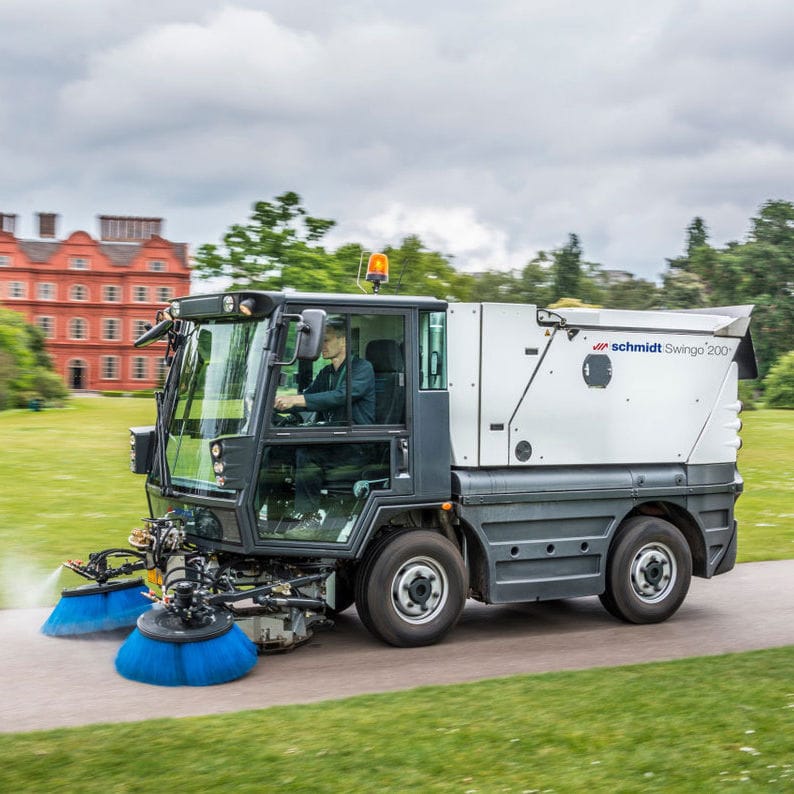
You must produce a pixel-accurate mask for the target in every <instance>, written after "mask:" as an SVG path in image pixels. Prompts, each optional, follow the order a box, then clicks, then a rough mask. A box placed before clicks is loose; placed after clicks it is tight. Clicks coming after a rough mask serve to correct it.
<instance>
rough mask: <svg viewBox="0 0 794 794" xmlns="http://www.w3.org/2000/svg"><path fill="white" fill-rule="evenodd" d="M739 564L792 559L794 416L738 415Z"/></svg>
mask: <svg viewBox="0 0 794 794" xmlns="http://www.w3.org/2000/svg"><path fill="white" fill-rule="evenodd" d="M742 421H743V422H744V429H743V430H742V441H743V442H744V443H743V446H742V449H741V450H740V451H739V471H740V472H741V474H742V477H744V481H745V487H744V494H743V495H742V496H741V497H740V498H739V501H738V502H737V504H736V518H737V519H738V521H739V561H740V562H748V561H750V560H780V559H789V558H791V557H794V411H781V410H763V411H747V412H745V413H743V414H742Z"/></svg>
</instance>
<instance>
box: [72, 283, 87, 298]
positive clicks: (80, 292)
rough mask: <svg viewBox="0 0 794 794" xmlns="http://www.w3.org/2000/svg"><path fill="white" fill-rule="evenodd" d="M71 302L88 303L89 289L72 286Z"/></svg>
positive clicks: (79, 285)
mask: <svg viewBox="0 0 794 794" xmlns="http://www.w3.org/2000/svg"><path fill="white" fill-rule="evenodd" d="M69 300H70V301H87V300H88V287H85V286H83V285H82V284H72V286H71V287H70V288H69Z"/></svg>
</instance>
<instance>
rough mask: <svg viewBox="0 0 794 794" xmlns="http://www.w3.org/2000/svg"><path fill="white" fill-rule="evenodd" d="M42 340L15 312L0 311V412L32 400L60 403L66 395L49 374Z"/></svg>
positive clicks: (58, 380) (21, 405)
mask: <svg viewBox="0 0 794 794" xmlns="http://www.w3.org/2000/svg"><path fill="white" fill-rule="evenodd" d="M44 344H45V342H44V337H43V336H42V333H41V331H39V329H38V328H36V327H35V326H32V325H29V324H28V323H27V322H26V321H25V318H24V317H23V316H22V315H21V314H19V313H17V312H14V311H10V310H8V309H1V308H0V410H2V409H4V408H12V407H15V406H16V407H20V408H22V407H25V406H26V405H27V404H28V402H29V401H30V400H31V399H32V398H34V397H37V398H43V399H48V400H62V399H64V398H65V397H66V396H67V394H68V392H67V390H66V386H65V385H64V384H63V381H62V380H61V379H60V378H59V377H58V376H57V375H56V374H55V373H54V372H53V371H52V361H51V359H50V357H49V355H47V353H46V351H45V349H44Z"/></svg>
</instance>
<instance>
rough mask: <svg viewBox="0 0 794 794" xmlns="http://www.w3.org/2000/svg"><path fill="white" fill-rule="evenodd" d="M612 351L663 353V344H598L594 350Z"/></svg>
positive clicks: (594, 346)
mask: <svg viewBox="0 0 794 794" xmlns="http://www.w3.org/2000/svg"><path fill="white" fill-rule="evenodd" d="M607 348H608V349H609V350H612V351H614V352H616V353H661V352H663V351H662V343H661V342H612V343H611V344H610V343H609V342H598V343H597V344H595V345H593V350H606V349H607Z"/></svg>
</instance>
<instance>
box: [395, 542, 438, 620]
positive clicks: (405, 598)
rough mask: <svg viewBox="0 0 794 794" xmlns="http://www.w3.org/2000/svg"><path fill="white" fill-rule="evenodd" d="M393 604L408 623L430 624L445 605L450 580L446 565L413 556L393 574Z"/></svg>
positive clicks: (427, 558)
mask: <svg viewBox="0 0 794 794" xmlns="http://www.w3.org/2000/svg"><path fill="white" fill-rule="evenodd" d="M391 594H392V604H393V605H394V609H395V611H396V612H397V614H398V615H399V616H400V618H401V619H402V620H404V621H405V622H406V623H411V624H413V625H418V624H421V623H428V622H430V621H431V620H433V618H435V617H436V615H438V613H439V612H440V611H441V610H442V609H443V608H444V604H446V602H447V596H448V594H449V583H448V580H447V575H446V573H445V571H444V568H443V567H442V566H441V565H439V563H438V562H437V561H436V560H434V559H432V558H431V557H412V558H411V559H410V560H407V561H406V562H404V563H403V564H402V565H401V566H400V568H399V570H398V571H397V573H396V574H395V575H394V579H393V580H392V587H391Z"/></svg>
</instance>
